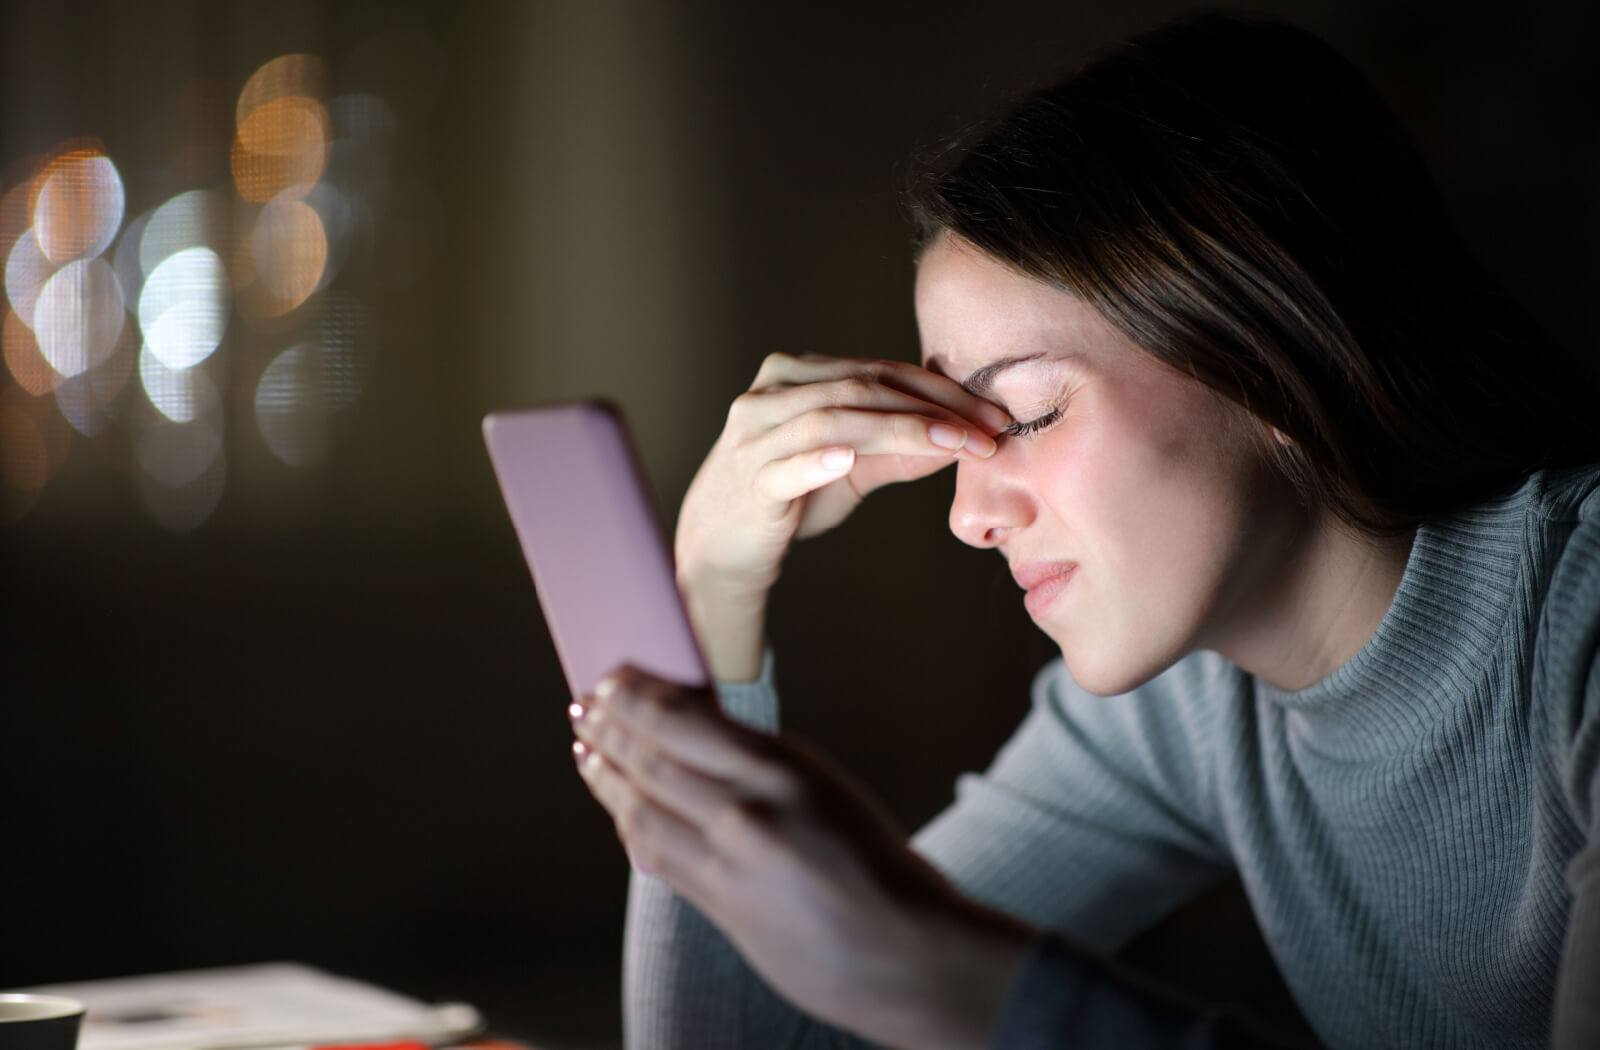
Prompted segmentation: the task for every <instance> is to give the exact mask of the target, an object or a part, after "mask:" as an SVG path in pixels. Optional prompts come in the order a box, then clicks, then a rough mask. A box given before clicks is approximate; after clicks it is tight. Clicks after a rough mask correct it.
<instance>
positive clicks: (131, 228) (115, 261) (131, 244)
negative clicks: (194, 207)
mask: <svg viewBox="0 0 1600 1050" xmlns="http://www.w3.org/2000/svg"><path fill="white" fill-rule="evenodd" d="M154 214H155V213H154V212H145V213H144V214H143V215H136V216H134V217H133V218H131V219H129V220H128V223H127V225H126V226H124V227H123V228H122V236H121V237H119V238H118V239H117V247H116V250H115V251H113V252H112V253H111V270H112V272H113V273H115V274H116V275H117V283H118V284H119V285H121V286H122V299H123V301H124V302H128V303H137V302H138V301H139V293H140V292H142V291H143V290H144V266H143V265H142V264H141V263H140V262H139V246H140V242H141V241H142V240H143V239H144V231H145V227H147V226H148V225H149V224H150V219H151V217H152V216H153V215H154Z"/></svg>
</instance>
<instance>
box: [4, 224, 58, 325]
mask: <svg viewBox="0 0 1600 1050" xmlns="http://www.w3.org/2000/svg"><path fill="white" fill-rule="evenodd" d="M54 272H55V267H54V266H52V265H51V264H50V260H49V259H47V258H45V254H44V252H43V251H42V250H41V249H40V248H39V240H38V238H37V237H35V236H34V232H33V227H32V226H30V227H28V228H27V229H26V230H23V231H22V234H21V236H19V237H18V238H17V239H16V241H15V243H13V244H12V245H11V252H10V254H9V255H7V256H6V298H7V299H10V300H11V309H13V310H15V311H16V314H17V316H18V317H20V318H22V323H23V324H25V325H27V326H28V327H29V328H32V327H33V304H34V302H35V301H36V300H37V299H38V298H39V292H40V291H41V290H42V289H43V288H44V283H45V282H46V281H48V280H49V279H50V275H51V274H52V273H54Z"/></svg>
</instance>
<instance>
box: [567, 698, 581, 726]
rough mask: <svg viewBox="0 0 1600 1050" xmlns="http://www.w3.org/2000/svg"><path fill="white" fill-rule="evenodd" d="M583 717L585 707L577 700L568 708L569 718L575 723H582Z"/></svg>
mask: <svg viewBox="0 0 1600 1050" xmlns="http://www.w3.org/2000/svg"><path fill="white" fill-rule="evenodd" d="M583 715H584V711H583V705H582V704H580V703H578V702H577V701H576V700H574V701H573V702H572V703H571V704H569V705H568V706H567V717H568V718H570V719H572V720H573V721H574V722H582V721H583Z"/></svg>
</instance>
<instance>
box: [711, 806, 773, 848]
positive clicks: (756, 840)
mask: <svg viewBox="0 0 1600 1050" xmlns="http://www.w3.org/2000/svg"><path fill="white" fill-rule="evenodd" d="M771 828H772V809H771V806H770V805H768V804H767V803H764V802H758V801H756V800H754V799H736V800H732V801H729V802H727V803H725V804H724V805H723V806H721V807H720V808H719V809H718V811H717V812H716V813H715V814H714V815H713V816H712V817H711V819H710V820H709V821H707V823H706V838H707V840H708V841H710V842H712V843H715V844H716V845H717V847H718V849H719V850H726V851H727V852H729V853H745V852H748V851H749V850H751V849H753V848H755V847H757V846H759V845H760V844H761V843H762V842H764V841H766V839H767V838H768V837H769V835H770V832H771Z"/></svg>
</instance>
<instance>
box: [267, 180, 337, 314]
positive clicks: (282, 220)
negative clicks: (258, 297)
mask: <svg viewBox="0 0 1600 1050" xmlns="http://www.w3.org/2000/svg"><path fill="white" fill-rule="evenodd" d="M251 241H252V242H253V246H254V248H255V251H254V252H253V253H252V254H253V255H254V256H255V265H256V274H257V277H258V279H259V280H260V282H261V285H262V290H263V291H264V292H265V293H266V295H265V300H266V301H265V303H264V304H263V305H264V306H265V311H264V312H265V313H266V314H267V315H268V316H275V315H277V314H283V313H288V312H289V311H290V310H293V309H294V308H295V307H297V306H299V305H300V304H301V303H303V302H305V301H306V300H307V299H308V298H310V297H311V293H312V292H315V291H316V290H317V285H318V284H319V283H320V282H321V281H322V271H323V269H324V268H325V267H326V266H327V264H328V235H327V232H326V231H325V230H324V229H323V227H322V217H321V216H319V215H318V214H317V212H316V209H314V208H312V207H311V205H309V204H307V203H305V202H304V201H297V200H286V201H278V202H276V203H274V204H272V205H271V206H269V207H268V208H267V209H266V210H265V211H263V212H262V213H261V218H260V220H258V222H257V225H256V230H255V235H254V236H253V237H252V238H251Z"/></svg>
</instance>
